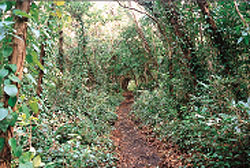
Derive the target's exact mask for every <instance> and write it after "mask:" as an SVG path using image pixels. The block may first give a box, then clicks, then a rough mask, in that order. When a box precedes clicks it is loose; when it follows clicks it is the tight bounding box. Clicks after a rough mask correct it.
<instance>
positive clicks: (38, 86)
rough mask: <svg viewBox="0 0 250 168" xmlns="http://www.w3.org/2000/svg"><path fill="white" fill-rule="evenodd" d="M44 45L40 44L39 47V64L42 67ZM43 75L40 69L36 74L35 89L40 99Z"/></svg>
mask: <svg viewBox="0 0 250 168" xmlns="http://www.w3.org/2000/svg"><path fill="white" fill-rule="evenodd" d="M44 48H45V45H44V44H42V45H41V53H40V60H39V61H40V63H41V65H42V66H44V57H45V49H44ZM43 75H44V72H43V70H42V69H40V71H39V74H38V82H37V89H36V93H37V96H39V97H40V98H41V94H42V92H43V88H42V84H43Z"/></svg>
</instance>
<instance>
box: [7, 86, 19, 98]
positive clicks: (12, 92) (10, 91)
mask: <svg viewBox="0 0 250 168" xmlns="http://www.w3.org/2000/svg"><path fill="white" fill-rule="evenodd" d="M4 92H5V93H6V94H7V95H9V96H10V97H14V96H16V95H17V93H18V89H17V87H16V85H5V86H4Z"/></svg>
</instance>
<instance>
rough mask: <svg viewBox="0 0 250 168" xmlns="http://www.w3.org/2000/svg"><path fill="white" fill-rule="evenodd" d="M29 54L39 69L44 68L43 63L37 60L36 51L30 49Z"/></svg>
mask: <svg viewBox="0 0 250 168" xmlns="http://www.w3.org/2000/svg"><path fill="white" fill-rule="evenodd" d="M31 55H32V60H33V62H34V63H35V64H37V66H38V67H39V68H40V69H41V70H44V67H43V65H42V64H41V63H40V61H39V60H38V56H37V52H35V51H32V52H31Z"/></svg>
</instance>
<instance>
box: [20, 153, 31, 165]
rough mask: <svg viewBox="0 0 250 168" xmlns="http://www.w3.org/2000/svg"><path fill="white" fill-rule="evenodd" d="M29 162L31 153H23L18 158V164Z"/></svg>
mask: <svg viewBox="0 0 250 168" xmlns="http://www.w3.org/2000/svg"><path fill="white" fill-rule="evenodd" d="M30 160H31V153H30V152H24V153H23V154H22V156H21V157H20V158H19V162H20V163H23V164H25V163H27V162H30ZM32 166H33V165H32Z"/></svg>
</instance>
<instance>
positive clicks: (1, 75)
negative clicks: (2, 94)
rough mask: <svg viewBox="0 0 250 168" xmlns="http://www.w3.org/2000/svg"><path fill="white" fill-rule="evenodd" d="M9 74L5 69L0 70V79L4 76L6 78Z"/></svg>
mask: <svg viewBox="0 0 250 168" xmlns="http://www.w3.org/2000/svg"><path fill="white" fill-rule="evenodd" d="M8 73H9V71H8V70H7V69H1V70H0V78H2V79H3V78H4V77H5V76H7V75H8Z"/></svg>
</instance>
